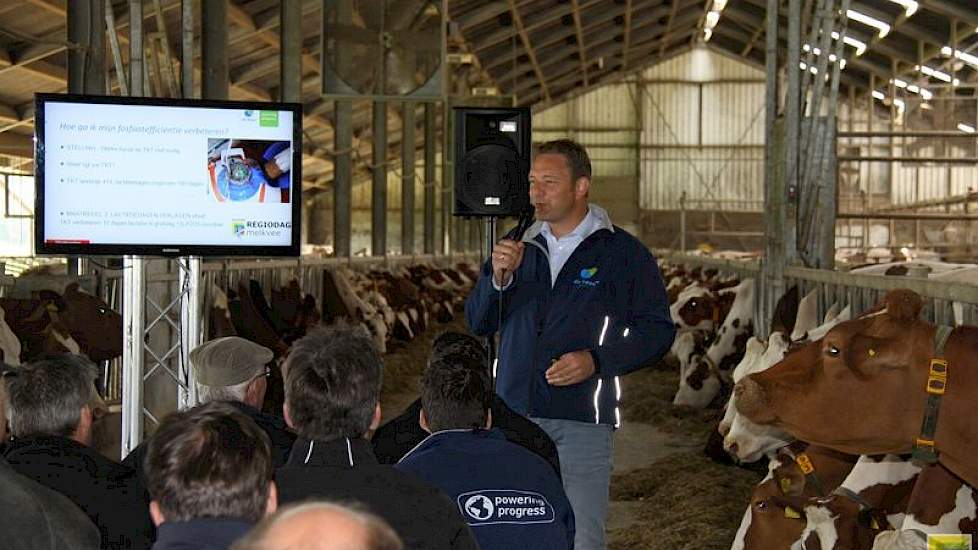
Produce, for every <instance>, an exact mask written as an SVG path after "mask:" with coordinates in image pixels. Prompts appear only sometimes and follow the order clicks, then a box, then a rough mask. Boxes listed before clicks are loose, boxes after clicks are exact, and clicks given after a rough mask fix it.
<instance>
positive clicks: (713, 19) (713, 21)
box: [706, 11, 720, 29]
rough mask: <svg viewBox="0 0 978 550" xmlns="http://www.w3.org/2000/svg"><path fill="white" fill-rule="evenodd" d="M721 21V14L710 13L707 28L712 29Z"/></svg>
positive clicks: (707, 17)
mask: <svg viewBox="0 0 978 550" xmlns="http://www.w3.org/2000/svg"><path fill="white" fill-rule="evenodd" d="M719 21H720V12H718V11H710V12H708V13H707V14H706V27H707V28H710V29H712V28H713V27H715V26H717V23H718V22H719Z"/></svg>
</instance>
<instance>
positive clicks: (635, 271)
mask: <svg viewBox="0 0 978 550" xmlns="http://www.w3.org/2000/svg"><path fill="white" fill-rule="evenodd" d="M539 226H540V224H539V222H538V223H537V224H536V225H534V226H533V227H531V228H530V230H529V231H527V235H526V236H525V237H524V239H523V241H524V243H525V244H526V248H525V251H524V254H523V261H522V263H521V264H520V266H519V268H517V270H516V273H515V274H514V277H515V278H514V280H513V282H512V284H510V286H509V287H507V288H506V290H504V291H503V313H502V335H501V336H502V343H501V344H500V349H499V363H498V366H497V373H498V374H497V376H498V378H497V381H496V391H497V392H498V393H499V395H500V396H501V397H502V398H503V399H504V400H505V401H506V403H507V404H508V405H509V406H510V407H512V408H513V409H515V410H516V411H517V412H519V413H521V414H523V415H525V416H530V417H534V416H535V417H543V418H559V419H566V420H577V421H581V422H599V423H602V424H612V425H617V424H618V423H619V422H618V420H619V419H618V412H617V405H618V399H619V398H620V390H619V387H620V386H619V383H618V380H617V377H618V376H619V375H622V374H625V373H628V372H631V371H633V370H636V369H639V368H641V367H643V366H646V365H649V364H650V363H651V362H652V361H656V360H658V359H659V358H661V357H662V356H663V355H665V353H666V352H667V351H668V350H669V347H670V346H671V345H672V341H673V338H674V337H675V334H676V329H675V325H674V324H673V321H672V319H671V317H670V316H669V300H668V298H667V297H666V290H665V285H663V284H662V277H661V275H660V274H659V268H658V266H657V265H656V261H655V258H654V257H653V256H652V253H651V252H649V249H648V248H646V247H645V245H643V244H642V243H641V242H639V241H638V240H637V239H636V238H635V237H633V236H631V235H629V234H628V233H627V232H625V231H624V230H622V229H620V228H618V227H613V226H610V223H609V224H608V227H606V228H601V229H598V230H597V231H595V232H594V233H592V234H591V235H590V236H588V237H587V238H585V239H584V240H583V241H582V242H581V244H580V245H578V247H577V249H575V250H574V253H573V254H572V255H571V256H570V258H568V260H567V263H566V264H564V267H563V269H562V270H561V272H560V273H559V274H558V276H557V281H556V284H554V285H553V287H552V288H551V277H550V261H549V259H548V251H547V242H546V240H545V239H544V237H543V236H542V235H540V230H539ZM612 227H613V230H612ZM498 308H499V291H497V290H496V289H495V288H494V287H493V284H492V267H491V264H490V262H486V263H485V265H483V267H482V272H481V274H480V276H479V281H478V282H477V283H476V285H475V288H474V289H473V290H472V293H471V294H470V295H469V298H468V301H467V302H466V304H465V318H466V320H467V321H468V324H469V328H470V329H471V330H472V332H474V333H475V334H477V335H480V336H482V335H488V334H492V333H493V332H495V331H496V330H497V327H498V325H499V323H498V316H499V311H498ZM579 350H589V351H590V352H591V354H592V356H593V357H594V360H595V366H596V368H597V372H596V373H595V375H594V376H592V377H591V378H590V379H588V380H585V381H583V382H581V383H578V384H574V385H571V386H563V387H558V386H550V385H549V384H548V383H547V380H546V376H545V372H546V371H547V369H548V368H550V364H551V363H552V362H553V361H554V360H556V359H558V358H560V356H561V355H563V354H565V353H568V352H572V351H579Z"/></svg>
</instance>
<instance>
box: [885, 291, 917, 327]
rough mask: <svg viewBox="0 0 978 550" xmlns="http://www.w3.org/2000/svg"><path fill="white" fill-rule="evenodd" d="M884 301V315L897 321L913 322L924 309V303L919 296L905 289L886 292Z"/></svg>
mask: <svg viewBox="0 0 978 550" xmlns="http://www.w3.org/2000/svg"><path fill="white" fill-rule="evenodd" d="M884 301H885V302H886V313H887V314H888V315H889V316H890V317H891V318H893V319H895V320H897V321H904V322H910V321H914V320H916V319H917V318H918V317H919V316H920V312H921V311H922V310H923V309H924V302H923V300H921V299H920V296H918V295H917V293H916V292H914V291H912V290H908V289H906V288H896V289H893V290H891V291H889V292H887V293H886V298H885V299H884Z"/></svg>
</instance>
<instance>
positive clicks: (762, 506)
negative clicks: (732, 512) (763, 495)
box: [754, 500, 767, 510]
mask: <svg viewBox="0 0 978 550" xmlns="http://www.w3.org/2000/svg"><path fill="white" fill-rule="evenodd" d="M754 506H756V507H757V509H758V510H766V509H767V501H766V500H759V501H757V502H756V503H754Z"/></svg>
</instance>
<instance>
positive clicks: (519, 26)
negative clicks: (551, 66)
mask: <svg viewBox="0 0 978 550" xmlns="http://www.w3.org/2000/svg"><path fill="white" fill-rule="evenodd" d="M509 9H510V12H511V13H512V14H513V23H515V24H516V31H517V32H518V33H519V35H520V40H522V41H523V48H524V49H525V50H526V55H527V56H529V58H530V63H532V64H533V71H534V72H535V73H537V79H538V80H539V81H540V86H542V87H543V95H544V97H546V98H547V101H549V100H550V89H549V88H548V87H547V82H546V79H545V77H544V76H543V71H541V70H540V63H539V62H537V54H536V52H535V51H533V45H532V44H530V37H529V36H528V35H527V34H526V29H524V28H523V18H522V17H520V11H519V9H518V8H517V7H516V2H515V1H514V0H509Z"/></svg>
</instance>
